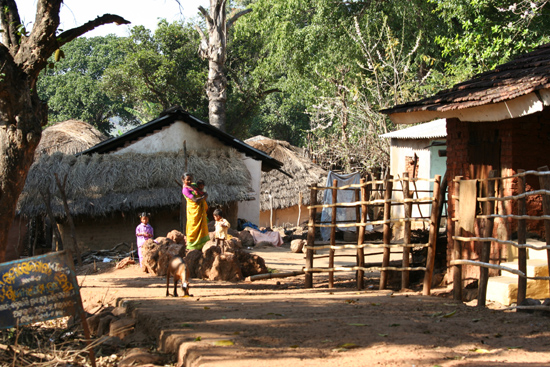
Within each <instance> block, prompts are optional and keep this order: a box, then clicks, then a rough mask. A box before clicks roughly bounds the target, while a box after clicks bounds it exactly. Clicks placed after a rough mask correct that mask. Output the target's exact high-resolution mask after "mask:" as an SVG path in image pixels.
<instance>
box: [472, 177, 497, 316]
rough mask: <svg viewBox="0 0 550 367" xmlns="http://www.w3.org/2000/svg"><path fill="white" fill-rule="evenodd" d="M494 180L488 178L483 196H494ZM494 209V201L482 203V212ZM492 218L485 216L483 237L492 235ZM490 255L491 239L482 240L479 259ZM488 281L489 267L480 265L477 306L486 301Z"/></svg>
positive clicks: (486, 260) (486, 261)
mask: <svg viewBox="0 0 550 367" xmlns="http://www.w3.org/2000/svg"><path fill="white" fill-rule="evenodd" d="M495 176H496V171H494V170H493V171H491V172H489V178H494V177H495ZM495 182H496V181H494V180H488V181H487V186H486V192H485V197H493V196H495ZM494 211H495V202H494V201H487V202H485V203H484V205H483V214H485V215H491V214H493V213H494ZM493 226H494V218H487V219H486V220H485V228H484V230H483V237H485V238H489V237H493ZM490 257H491V241H483V242H482V243H481V258H480V261H481V262H484V263H489V260H490ZM488 281H489V269H488V268H486V267H481V268H480V269H479V292H478V296H477V306H478V307H485V304H486V302H487V282H488Z"/></svg>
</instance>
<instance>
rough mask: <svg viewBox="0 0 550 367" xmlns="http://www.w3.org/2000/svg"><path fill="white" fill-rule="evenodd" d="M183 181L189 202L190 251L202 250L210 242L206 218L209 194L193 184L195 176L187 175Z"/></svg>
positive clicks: (188, 243) (188, 237)
mask: <svg viewBox="0 0 550 367" xmlns="http://www.w3.org/2000/svg"><path fill="white" fill-rule="evenodd" d="M181 180H182V182H183V188H182V191H181V192H182V194H183V196H184V197H185V200H186V201H187V226H186V228H185V236H186V239H187V249H188V250H200V249H202V247H203V246H204V244H205V243H206V242H208V241H209V240H210V236H209V234H208V219H207V218H206V210H207V208H208V206H207V204H206V198H207V197H208V194H207V193H203V192H202V191H199V190H198V189H197V188H196V187H194V186H193V185H192V184H193V175H192V174H191V173H185V174H184V175H183V176H182V177H181Z"/></svg>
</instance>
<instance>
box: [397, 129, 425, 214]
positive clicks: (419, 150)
mask: <svg viewBox="0 0 550 367" xmlns="http://www.w3.org/2000/svg"><path fill="white" fill-rule="evenodd" d="M430 141H431V140H429V139H394V138H392V140H391V147H390V174H391V175H393V178H394V179H398V178H401V177H403V173H404V172H407V167H406V157H414V155H415V153H416V155H417V156H418V166H417V172H418V174H417V177H419V178H430V150H429V148H426V147H427V146H428V145H429V144H430ZM416 189H417V190H420V191H426V190H429V189H430V183H429V182H428V181H416ZM393 190H394V192H393V197H394V198H396V199H402V198H403V192H402V187H401V184H400V183H397V182H396V183H394V184H393ZM410 190H414V186H413V185H411V186H410ZM419 195H420V197H426V196H429V194H428V193H427V192H420V193H419ZM414 198H416V196H414ZM429 213H430V206H429V205H428V204H423V205H420V209H419V207H418V205H413V210H412V215H413V217H419V216H420V214H422V216H424V217H427V216H429ZM403 216H404V211H403V206H402V205H395V206H392V217H394V218H403Z"/></svg>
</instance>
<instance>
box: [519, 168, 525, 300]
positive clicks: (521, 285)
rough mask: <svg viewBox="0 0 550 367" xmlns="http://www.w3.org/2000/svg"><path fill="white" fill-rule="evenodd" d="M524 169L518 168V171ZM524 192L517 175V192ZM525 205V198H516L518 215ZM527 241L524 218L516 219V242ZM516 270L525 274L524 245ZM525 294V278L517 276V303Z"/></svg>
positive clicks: (521, 177)
mask: <svg viewBox="0 0 550 367" xmlns="http://www.w3.org/2000/svg"><path fill="white" fill-rule="evenodd" d="M523 172H525V170H523V169H518V173H523ZM524 192H525V177H523V176H519V177H518V194H523V193H524ZM526 213H527V206H526V200H525V198H521V199H518V215H525V214H526ZM526 242H527V225H526V222H525V219H520V220H518V244H520V245H524V244H525V243H526ZM518 270H519V271H521V272H522V273H523V274H525V275H527V249H526V248H525V247H523V248H519V249H518ZM526 295H527V278H524V277H520V276H518V299H517V303H518V305H519V304H520V303H521V302H523V300H524V299H525V297H526Z"/></svg>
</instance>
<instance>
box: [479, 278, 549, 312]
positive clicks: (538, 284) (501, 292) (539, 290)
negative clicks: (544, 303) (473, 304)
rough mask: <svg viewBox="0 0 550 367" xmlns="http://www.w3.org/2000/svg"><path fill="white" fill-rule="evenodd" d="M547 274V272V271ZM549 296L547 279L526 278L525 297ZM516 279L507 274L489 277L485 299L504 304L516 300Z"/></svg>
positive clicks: (538, 297) (541, 297)
mask: <svg viewBox="0 0 550 367" xmlns="http://www.w3.org/2000/svg"><path fill="white" fill-rule="evenodd" d="M547 274H548V273H547ZM549 297H550V292H549V291H548V281H547V280H529V279H528V280H527V298H534V299H540V300H543V299H545V298H549ZM517 298H518V279H517V276H516V277H515V278H513V277H509V276H498V277H490V278H489V280H488V282H487V300H488V301H493V302H499V303H501V304H503V305H505V306H508V305H510V304H512V303H515V302H517Z"/></svg>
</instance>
